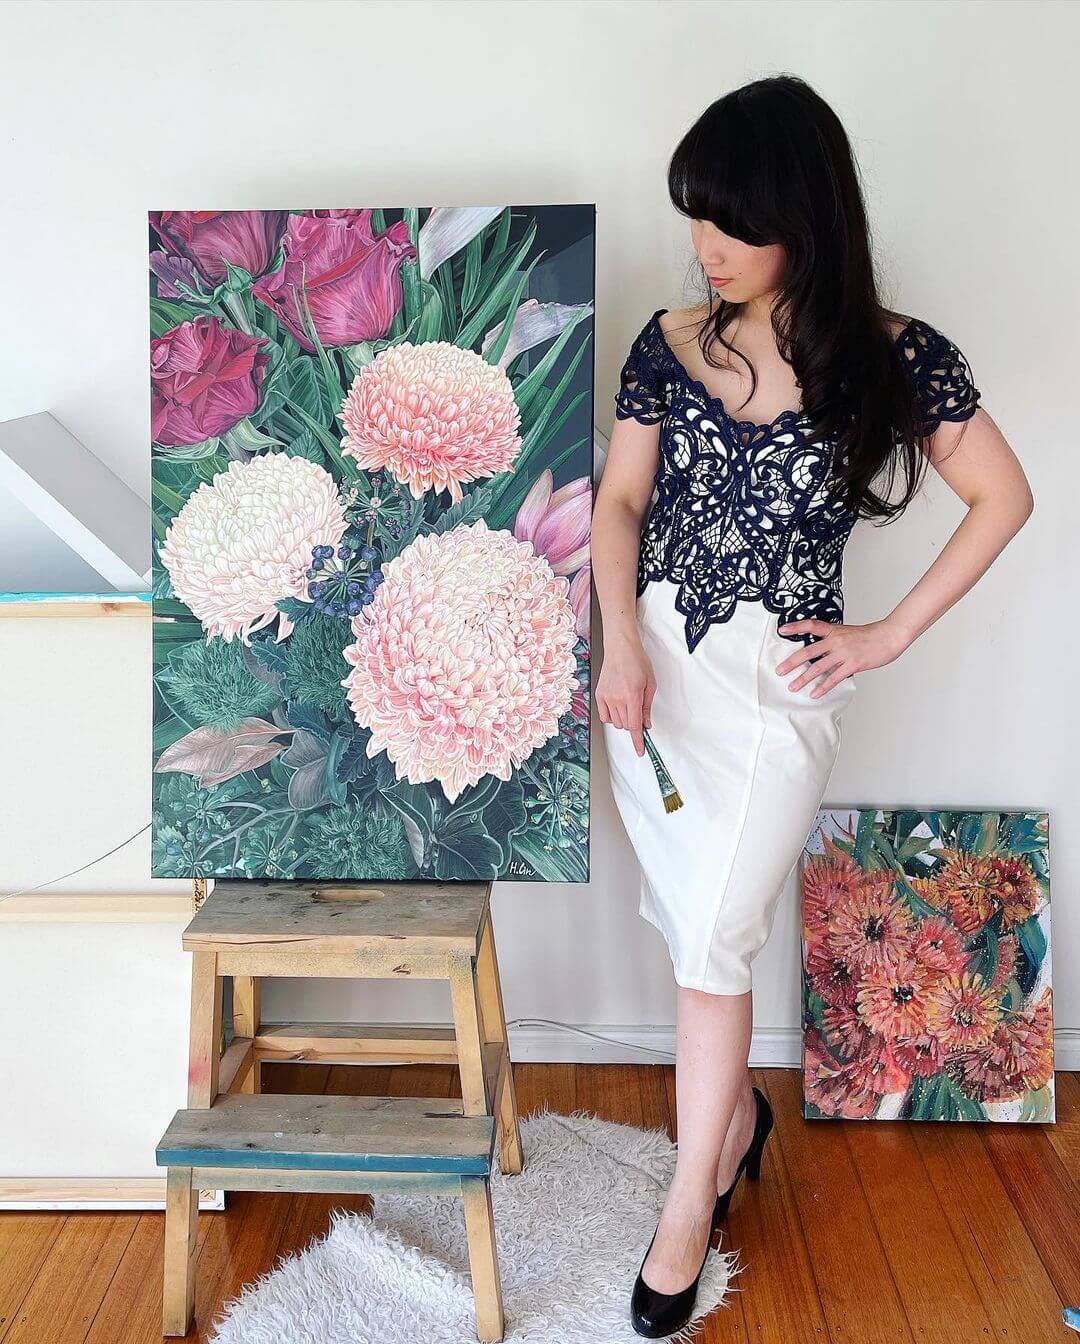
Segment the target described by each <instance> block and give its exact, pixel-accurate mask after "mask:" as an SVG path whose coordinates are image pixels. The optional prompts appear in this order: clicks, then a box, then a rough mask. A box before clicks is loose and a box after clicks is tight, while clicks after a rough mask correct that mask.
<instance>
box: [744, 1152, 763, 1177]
mask: <svg viewBox="0 0 1080 1344" xmlns="http://www.w3.org/2000/svg"><path fill="white" fill-rule="evenodd" d="M746 1174H747V1176H749V1177H750V1179H751V1180H752V1181H756V1180H757V1179H758V1178H759V1177H760V1176H761V1149H760V1148H759V1149H757V1150H756V1151H755V1152H753V1153H751V1154H750V1155H749V1156H748V1157H747V1159H746Z"/></svg>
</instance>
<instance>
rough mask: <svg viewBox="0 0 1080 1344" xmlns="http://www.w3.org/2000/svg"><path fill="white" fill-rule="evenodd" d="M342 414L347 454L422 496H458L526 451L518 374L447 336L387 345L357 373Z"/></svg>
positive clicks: (365, 466) (415, 494) (366, 466)
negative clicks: (520, 430)
mask: <svg viewBox="0 0 1080 1344" xmlns="http://www.w3.org/2000/svg"><path fill="white" fill-rule="evenodd" d="M341 419H342V423H343V424H344V425H345V429H346V431H347V432H346V435H345V438H344V439H343V440H342V445H341V446H342V451H343V452H345V453H346V454H347V455H348V456H349V457H352V458H355V460H356V462H357V463H358V464H359V465H360V466H361V467H362V468H363V469H364V470H365V471H377V470H379V469H380V468H385V469H386V470H387V471H388V472H389V473H390V475H391V476H392V477H393V478H394V480H395V481H398V482H400V483H401V484H402V485H407V486H408V487H409V490H410V491H411V492H412V495H413V497H414V498H416V499H419V498H420V497H421V496H422V495H424V494H425V493H426V492H427V491H428V490H435V491H442V490H446V491H449V493H450V497H451V499H452V500H455V501H457V500H459V499H461V495H462V491H461V487H462V485H463V484H465V483H466V482H468V481H477V480H481V479H482V478H484V477H486V476H494V475H495V474H496V473H497V472H501V471H508V470H509V469H510V467H511V466H512V465H513V463H514V459H515V458H516V457H517V455H518V452H519V450H520V448H521V436H520V434H519V433H518V428H519V426H520V424H521V413H520V411H519V410H518V405H517V402H516V401H515V399H514V389H513V387H512V386H511V384H510V379H509V378H508V377H507V376H506V374H505V373H504V372H503V370H502V369H500V368H497V367H495V365H493V364H489V363H488V362H487V361H486V360H485V359H482V358H481V357H480V355H478V354H476V353H475V352H474V351H472V350H462V349H461V348H460V347H459V346H456V345H451V344H449V343H448V342H446V341H428V342H427V343H425V344H423V345H411V344H410V343H409V342H408V341H403V342H402V343H401V344H400V345H395V346H391V347H390V349H388V350H384V351H383V352H382V354H380V355H378V356H377V357H376V358H375V359H373V360H372V361H371V363H370V364H367V365H365V366H364V367H363V368H362V369H361V370H360V371H359V373H357V375H356V377H355V379H354V380H353V383H352V386H351V387H350V388H349V392H348V395H347V396H346V398H345V403H344V405H343V406H342V408H341Z"/></svg>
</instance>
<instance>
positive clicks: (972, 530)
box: [776, 407, 1033, 699]
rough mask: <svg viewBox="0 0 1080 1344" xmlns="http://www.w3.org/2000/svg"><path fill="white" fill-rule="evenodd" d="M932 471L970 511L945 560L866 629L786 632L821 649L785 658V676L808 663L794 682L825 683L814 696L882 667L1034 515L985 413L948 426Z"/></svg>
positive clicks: (796, 627)
mask: <svg viewBox="0 0 1080 1344" xmlns="http://www.w3.org/2000/svg"><path fill="white" fill-rule="evenodd" d="M928 455H929V459H930V463H931V465H932V466H933V467H934V469H935V470H936V471H937V473H938V474H939V475H940V476H941V477H942V478H943V479H944V480H945V481H946V483H947V484H948V485H949V486H950V487H951V488H952V490H953V491H954V492H955V493H956V494H957V495H959V497H960V498H961V499H962V500H963V501H964V503H965V504H966V505H967V506H968V510H967V513H966V514H965V515H964V517H963V519H962V520H961V522H960V524H959V526H958V527H957V529H956V531H955V532H954V533H953V534H952V536H951V537H950V538H949V540H948V543H947V544H946V545H945V546H944V548H943V549H942V551H941V554H940V555H939V556H938V557H937V559H936V560H935V561H934V563H933V564H932V565H931V566H930V568H929V569H928V570H927V571H926V573H925V574H924V575H923V576H922V578H921V579H920V580H919V581H918V583H916V584H915V586H914V588H912V589H911V591H910V592H909V593H908V595H907V596H906V597H905V598H904V599H903V600H902V601H901V602H900V603H898V604H897V606H896V607H895V608H894V609H893V611H892V612H891V613H890V614H889V615H888V616H886V617H885V618H884V619H883V620H880V621H871V622H870V624H868V625H840V624H836V623H832V622H829V621H816V620H810V621H792V622H791V624H789V625H782V626H780V630H781V632H782V633H785V634H802V633H805V632H809V633H811V634H814V635H817V636H819V638H818V639H817V640H816V641H815V643H813V644H810V645H807V646H806V647H805V648H803V649H800V650H798V651H797V652H796V653H794V654H793V655H792V656H791V657H790V658H786V659H785V660H784V661H783V662H782V663H781V664H780V665H779V666H778V667H777V669H776V670H777V672H778V673H779V674H780V675H781V676H784V675H786V674H787V673H788V672H792V671H794V670H795V668H797V667H802V665H803V664H804V663H805V664H808V665H807V666H806V667H805V668H804V669H803V671H802V672H801V673H800V674H799V676H797V677H796V678H795V680H794V681H792V682H790V683H789V685H790V689H791V690H793V691H797V690H800V689H801V688H802V687H803V686H805V685H807V683H808V682H812V681H816V682H818V683H819V684H818V685H817V686H815V688H814V689H813V690H812V691H811V692H810V694H811V696H812V697H813V698H815V699H816V698H818V697H819V696H822V695H825V694H826V693H827V692H828V691H829V690H831V689H832V687H833V686H835V685H837V684H838V683H839V682H841V681H843V680H844V679H845V678H846V677H849V676H852V675H853V674H854V673H856V672H864V671H867V670H869V669H870V668H874V667H884V666H885V664H886V663H891V662H892V661H893V660H894V659H896V658H898V657H899V656H900V654H902V653H903V652H904V650H905V649H906V648H908V646H909V645H910V644H912V643H913V641H914V640H916V639H917V638H918V637H919V635H921V634H922V633H923V631H924V630H926V629H928V628H929V627H930V626H931V625H933V623H934V622H935V621H936V620H937V619H938V617H939V616H942V615H944V613H945V612H946V611H948V610H949V608H950V607H951V606H952V605H953V604H954V603H955V602H958V601H959V600H960V598H962V597H963V596H964V594H965V593H966V592H967V591H968V589H969V588H971V587H972V586H973V585H974V584H975V583H976V582H977V581H978V580H979V579H980V578H981V577H982V575H983V574H985V573H986V571H987V570H988V569H989V568H990V566H991V565H992V564H993V562H994V561H995V560H996V559H997V557H998V556H999V555H1000V554H1001V552H1002V551H1003V550H1004V549H1005V547H1006V545H1007V544H1008V543H1009V541H1010V540H1011V539H1012V538H1013V537H1014V536H1015V535H1016V534H1017V532H1019V530H1020V528H1021V527H1023V525H1024V523H1025V522H1026V521H1027V519H1028V518H1029V517H1030V516H1031V510H1032V508H1033V499H1032V495H1031V487H1030V486H1029V485H1028V481H1027V477H1026V476H1025V475H1024V469H1023V467H1021V465H1020V462H1019V460H1018V459H1017V457H1016V454H1015V453H1014V452H1013V450H1012V449H1011V448H1010V447H1009V445H1008V443H1007V441H1006V439H1005V437H1004V435H1003V434H1002V433H1001V431H1000V430H999V429H998V427H997V425H996V424H995V423H994V421H993V420H992V419H991V418H990V416H989V415H988V414H987V412H986V411H985V410H984V409H983V408H982V407H979V409H978V410H976V412H975V414H974V415H973V416H972V417H971V418H970V419H969V420H966V421H963V422H961V423H954V422H951V421H943V422H942V423H941V424H940V425H939V426H938V428H937V429H936V430H935V432H934V435H933V437H932V438H931V440H930V444H929V448H928Z"/></svg>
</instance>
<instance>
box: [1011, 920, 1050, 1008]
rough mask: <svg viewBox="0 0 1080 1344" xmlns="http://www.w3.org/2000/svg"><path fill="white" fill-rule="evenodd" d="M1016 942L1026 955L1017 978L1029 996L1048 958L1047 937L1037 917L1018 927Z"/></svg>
mask: <svg viewBox="0 0 1080 1344" xmlns="http://www.w3.org/2000/svg"><path fill="white" fill-rule="evenodd" d="M1016 940H1017V942H1018V943H1019V945H1020V950H1021V951H1022V952H1023V954H1024V957H1023V964H1022V965H1018V966H1017V968H1016V978H1017V981H1018V982H1019V985H1020V988H1021V989H1022V990H1023V991H1024V994H1025V996H1027V995H1028V994H1030V993H1031V991H1032V990H1033V989H1034V988H1035V984H1036V981H1037V980H1038V978H1039V970H1040V968H1041V967H1042V964H1043V959H1044V958H1045V956H1046V935H1045V934H1044V933H1043V930H1042V924H1041V923H1040V922H1039V920H1038V917H1037V916H1035V915H1032V916H1031V918H1030V919H1025V920H1024V922H1023V923H1022V924H1018V925H1017V926H1016Z"/></svg>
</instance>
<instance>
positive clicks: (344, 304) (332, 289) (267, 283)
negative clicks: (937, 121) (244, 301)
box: [252, 210, 416, 352]
mask: <svg viewBox="0 0 1080 1344" xmlns="http://www.w3.org/2000/svg"><path fill="white" fill-rule="evenodd" d="M284 246H285V264H284V266H282V267H281V269H280V270H278V271H275V272H274V273H273V274H272V275H264V276H263V277H262V279H261V280H259V281H258V283H257V284H255V285H254V287H253V288H252V293H253V294H254V296H255V298H257V299H258V300H259V302H260V303H263V304H265V305H266V306H267V308H269V309H270V310H271V312H272V313H273V314H274V316H275V317H276V318H277V319H278V321H279V322H280V323H281V324H282V326H284V327H285V328H286V329H287V330H288V331H290V332H291V333H292V334H293V335H294V336H295V337H296V339H297V340H298V341H299V342H300V344H301V345H302V346H303V348H304V349H305V350H307V351H309V352H310V351H313V350H314V349H315V345H314V342H313V341H312V340H311V337H310V336H309V334H308V326H307V320H308V316H309V314H310V321H311V324H312V326H314V328H315V331H316V333H317V335H318V337H319V340H320V341H321V342H322V344H323V345H325V346H335V345H354V344H355V343H356V342H357V341H375V340H378V339H379V338H380V337H381V336H385V335H386V333H387V332H388V331H389V330H390V324H391V322H393V320H394V317H395V315H396V314H397V312H398V310H399V309H400V307H401V300H402V295H401V263H402V261H404V260H405V259H406V258H407V257H415V256H416V249H415V248H414V247H413V246H412V244H411V243H410V242H409V230H408V227H407V226H406V224H405V222H404V221H403V220H402V221H399V222H398V223H396V224H392V225H391V226H390V228H388V229H387V230H386V231H385V233H380V234H379V236H378V237H375V235H374V234H373V233H372V231H371V211H370V210H332V211H323V212H311V213H309V214H306V215H290V216H289V226H288V228H287V229H286V230H285V238H284Z"/></svg>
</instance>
